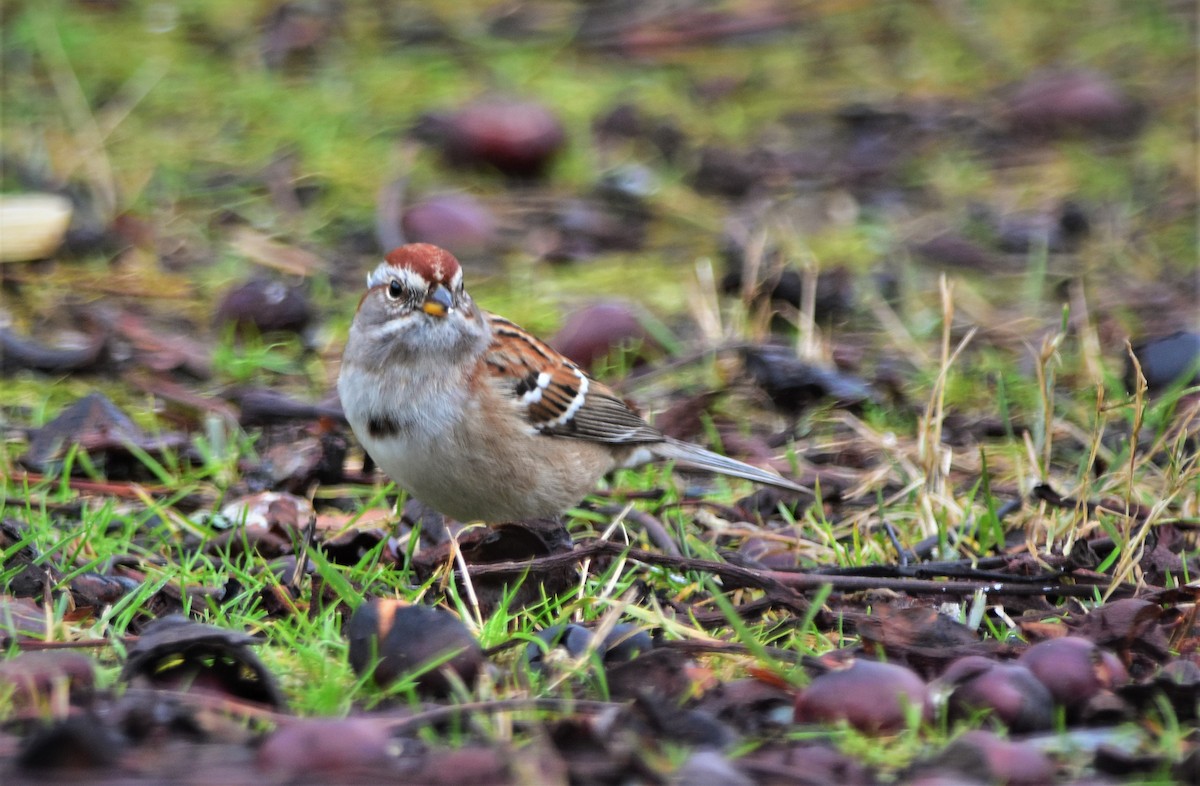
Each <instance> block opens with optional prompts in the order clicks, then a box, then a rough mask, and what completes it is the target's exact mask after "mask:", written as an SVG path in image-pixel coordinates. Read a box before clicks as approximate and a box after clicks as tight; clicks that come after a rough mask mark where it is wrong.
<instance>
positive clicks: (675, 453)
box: [654, 438, 812, 494]
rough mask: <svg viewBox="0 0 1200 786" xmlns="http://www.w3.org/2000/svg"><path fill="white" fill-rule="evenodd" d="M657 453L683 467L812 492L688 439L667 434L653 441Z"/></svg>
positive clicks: (795, 490)
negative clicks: (683, 440)
mask: <svg viewBox="0 0 1200 786" xmlns="http://www.w3.org/2000/svg"><path fill="white" fill-rule="evenodd" d="M654 453H655V455H656V456H657V457H658V458H660V459H673V460H674V461H675V463H676V464H678V465H679V466H681V467H688V468H690V469H699V470H703V471H705V472H715V473H717V474H718V475H729V476H731V477H735V478H742V479H744V480H749V481H752V482H754V483H762V484H764V485H767V486H775V487H776V488H781V489H784V490H786V491H794V492H796V493H799V494H811V493H812V489H807V488H805V487H804V486H801V485H799V484H798V483H793V482H792V481H790V480H788V479H787V478H782V477H780V476H779V475H775V474H773V473H771V472H767V471H766V470H765V469H759V468H758V467H752V466H750V465H749V464H747V463H745V462H743V461H738V460H737V459H731V458H729V457H728V456H722V455H720V454H718V453H713V452H712V451H711V450H705V449H704V448H702V447H700V446H699V445H693V444H691V443H688V442H680V441H679V440H676V439H670V438H668V439H666V440H665V441H663V442H659V443H656V444H655V445H654Z"/></svg>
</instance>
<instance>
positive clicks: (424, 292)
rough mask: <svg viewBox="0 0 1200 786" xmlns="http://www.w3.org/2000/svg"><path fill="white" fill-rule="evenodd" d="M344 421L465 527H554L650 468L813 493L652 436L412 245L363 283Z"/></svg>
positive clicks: (444, 263)
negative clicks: (592, 497)
mask: <svg viewBox="0 0 1200 786" xmlns="http://www.w3.org/2000/svg"><path fill="white" fill-rule="evenodd" d="M338 394H339V396H340V397H341V401H342V408H343V410H344V411H345V414H346V418H347V420H348V421H349V423H350V427H351V428H352V429H353V431H354V434H355V435H356V436H357V437H358V440H359V442H360V443H361V444H362V446H363V448H364V449H365V450H366V451H367V453H369V454H370V456H371V458H372V459H374V461H375V463H376V464H378V465H379V467H380V468H381V469H383V471H384V472H385V473H386V474H387V475H388V477H390V478H391V479H392V480H393V481H395V483H396V485H397V486H399V487H400V488H402V489H404V490H405V491H407V492H408V493H409V494H411V495H412V496H414V497H416V498H417V499H419V500H421V501H422V502H424V503H426V504H427V505H430V506H431V507H433V508H434V509H436V510H438V511H439V512H441V513H443V514H445V515H447V516H450V517H452V518H454V519H457V520H459V521H463V522H471V521H483V522H487V523H491V524H497V523H503V522H509V521H519V520H522V519H531V518H546V517H553V516H557V515H559V514H561V513H563V512H564V511H566V510H567V509H569V508H571V507H573V506H574V505H576V504H577V503H578V502H579V501H580V500H582V499H583V498H584V497H585V496H586V495H587V494H588V493H590V492H591V491H593V490H594V489H595V487H596V484H597V483H598V482H599V481H600V479H601V478H602V477H604V476H605V475H606V474H607V473H609V472H611V471H613V470H614V469H617V468H619V467H632V466H636V465H639V464H642V463H645V462H648V461H655V460H660V461H674V462H676V464H678V465H680V466H686V467H689V468H693V469H699V470H704V471H709V472H715V473H720V474H723V475H729V476H732V477H737V478H744V479H746V480H750V481H753V482H755V483H762V484H767V485H771V486H776V487H778V488H781V489H785V490H787V491H793V492H804V491H805V489H804V488H803V487H802V486H799V485H797V484H796V483H793V482H792V481H790V480H787V479H786V478H782V477H780V476H778V475H775V474H772V473H770V472H767V471H765V470H762V469H759V468H757V467H752V466H750V465H749V464H745V463H743V462H741V461H737V460H735V459H731V458H728V457H725V456H721V455H719V454H717V453H713V452H712V451H710V450H706V449H704V448H702V447H700V446H698V445H693V444H690V443H688V442H683V441H680V440H677V439H672V438H671V437H668V436H666V435H665V434H663V433H662V432H660V431H658V430H657V429H655V428H654V427H653V426H651V425H650V424H649V423H647V422H646V421H645V420H644V419H643V418H642V417H641V416H640V415H638V414H637V413H636V412H634V411H633V410H632V409H631V408H630V407H629V405H627V404H626V403H625V401H623V400H622V399H621V397H619V396H618V395H617V394H616V393H614V392H613V391H612V389H610V388H609V387H608V386H607V385H605V384H604V383H602V382H599V381H598V380H596V379H595V378H593V377H591V376H589V375H588V374H587V373H586V372H584V371H583V370H582V369H581V368H580V367H579V366H578V365H576V364H575V363H573V362H572V361H571V360H569V359H568V358H566V357H565V356H563V355H562V354H560V353H559V352H557V351H555V350H554V349H553V348H551V347H550V346H548V345H547V344H545V343H544V342H542V341H540V340H539V339H537V338H535V337H534V336H533V335H531V334H530V333H529V332H528V331H526V330H524V329H523V328H521V327H520V326H519V325H516V324H514V323H513V322H510V321H509V320H507V319H505V318H503V317H500V316H497V315H495V314H491V313H489V312H487V311H485V310H483V309H482V308H480V307H479V306H477V305H476V304H475V302H474V301H473V300H472V299H471V296H470V295H469V294H468V293H467V291H466V290H465V289H464V288H463V271H462V268H461V266H460V265H459V263H458V260H456V259H455V258H454V256H453V255H451V254H450V253H449V252H448V251H445V250H443V249H441V248H438V247H437V246H433V245H429V244H426V243H413V244H410V245H405V246H401V247H400V248H397V249H395V250H393V251H391V252H390V253H389V254H387V256H386V257H385V259H384V261H383V262H381V263H380V264H379V266H378V267H376V268H375V269H374V270H373V271H372V272H371V274H370V275H369V276H368V277H367V291H366V293H365V294H364V295H363V296H362V299H361V300H360V301H359V304H358V310H357V312H356V313H355V315H354V320H353V322H352V323H351V325H350V334H349V338H348V340H347V342H346V348H345V351H344V354H343V356H342V367H341V372H340V374H339V376H338Z"/></svg>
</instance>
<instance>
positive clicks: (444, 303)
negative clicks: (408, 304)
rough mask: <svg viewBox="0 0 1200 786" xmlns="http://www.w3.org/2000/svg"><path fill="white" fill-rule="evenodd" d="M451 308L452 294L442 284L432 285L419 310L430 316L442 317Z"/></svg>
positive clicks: (452, 302) (452, 304) (452, 303)
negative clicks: (432, 287) (431, 289)
mask: <svg viewBox="0 0 1200 786" xmlns="http://www.w3.org/2000/svg"><path fill="white" fill-rule="evenodd" d="M452 308H454V296H453V295H451V294H450V290H449V289H446V287H445V286H443V285H442V284H438V285H437V286H436V287H434V289H433V291H431V292H430V293H429V295H428V296H426V298H425V302H424V303H423V304H422V305H421V310H422V311H424V312H425V313H426V314H428V315H429V316H431V317H444V316H446V314H447V313H449V311H450V310H451V309H452Z"/></svg>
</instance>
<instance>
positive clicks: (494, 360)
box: [484, 314, 663, 444]
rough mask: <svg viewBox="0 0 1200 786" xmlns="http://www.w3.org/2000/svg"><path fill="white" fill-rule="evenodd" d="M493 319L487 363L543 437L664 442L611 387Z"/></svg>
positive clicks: (626, 441) (519, 330)
mask: <svg viewBox="0 0 1200 786" xmlns="http://www.w3.org/2000/svg"><path fill="white" fill-rule="evenodd" d="M488 316H489V318H490V319H491V324H492V333H493V339H492V345H491V346H490V347H489V348H488V351H487V355H486V356H485V358H484V363H485V365H486V367H487V369H488V371H490V372H491V374H492V376H493V378H495V379H496V380H498V381H499V382H500V384H501V386H502V388H505V389H506V392H508V393H510V395H512V397H513V398H514V399H516V401H517V404H518V406H519V407H521V409H522V410H523V413H524V415H525V418H526V420H527V421H528V422H529V424H530V426H532V427H533V428H535V429H536V430H538V431H539V432H541V433H543V434H547V435H551V436H558V437H569V438H572V439H584V440H591V441H593V442H608V443H612V444H639V443H648V442H661V441H662V439H663V435H662V433H661V432H659V431H658V430H657V429H655V428H653V427H652V426H650V425H649V424H648V423H646V421H644V420H642V418H641V417H640V416H639V415H638V414H637V413H636V412H634V411H633V410H631V409H630V408H629V407H628V406H626V404H625V402H624V401H622V400H621V399H620V398H618V397H617V395H616V394H615V393H613V392H612V390H610V389H609V388H608V387H607V386H606V385H604V384H602V383H600V382H597V381H596V380H594V379H592V378H591V377H589V376H588V375H587V374H585V373H584V372H583V371H582V370H581V369H580V368H579V367H578V366H576V365H575V364H574V363H572V362H571V361H570V360H568V359H567V358H565V357H563V356H562V355H560V354H559V353H558V352H556V351H555V350H553V349H551V348H550V347H549V346H547V345H546V344H544V343H543V342H541V341H539V340H538V339H537V338H534V337H533V336H531V335H529V334H528V333H526V332H525V331H524V330H522V329H521V328H519V327H517V326H516V325H514V324H513V323H512V322H509V321H508V320H506V319H504V318H502V317H498V316H496V315H494V314H489V315H488ZM543 374H544V375H545V376H543Z"/></svg>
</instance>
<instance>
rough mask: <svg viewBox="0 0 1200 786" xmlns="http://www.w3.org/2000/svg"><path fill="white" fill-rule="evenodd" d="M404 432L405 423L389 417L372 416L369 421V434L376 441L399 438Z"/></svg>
mask: <svg viewBox="0 0 1200 786" xmlns="http://www.w3.org/2000/svg"><path fill="white" fill-rule="evenodd" d="M404 430H405V426H404V424H403V423H401V422H399V421H397V420H396V419H395V418H393V417H390V416H388V415H372V416H371V418H370V419H369V420H368V421H367V433H368V434H370V435H371V437H373V438H374V439H387V438H388V437H398V436H400V434H401V432H403V431H404Z"/></svg>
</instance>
